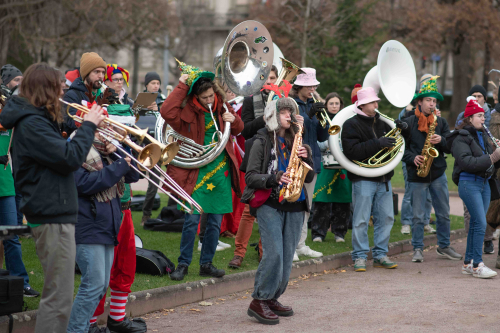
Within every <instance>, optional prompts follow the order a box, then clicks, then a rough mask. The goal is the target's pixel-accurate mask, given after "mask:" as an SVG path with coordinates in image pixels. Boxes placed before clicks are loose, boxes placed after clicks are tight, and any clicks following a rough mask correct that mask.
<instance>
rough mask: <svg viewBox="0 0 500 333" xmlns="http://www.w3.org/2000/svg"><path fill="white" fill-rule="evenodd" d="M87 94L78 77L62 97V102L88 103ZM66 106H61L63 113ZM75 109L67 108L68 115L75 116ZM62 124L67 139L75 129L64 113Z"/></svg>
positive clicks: (72, 122)
mask: <svg viewBox="0 0 500 333" xmlns="http://www.w3.org/2000/svg"><path fill="white" fill-rule="evenodd" d="M86 92H87V87H86V86H85V83H84V82H83V80H82V78H81V77H79V78H77V79H76V80H75V81H73V83H72V84H71V86H70V87H69V89H68V92H66V94H65V95H64V97H63V100H65V101H66V102H68V103H76V104H79V105H80V104H82V101H87V102H88V101H89V98H88V97H87V95H85V93H86ZM66 107H67V106H66V104H63V108H64V111H66ZM76 111H77V110H76V109H75V108H69V113H71V114H72V115H75V114H76ZM64 117H65V118H64V124H63V131H65V132H66V133H68V137H69V136H70V135H71V133H72V132H73V131H75V130H76V129H77V127H76V125H75V122H74V120H73V119H71V118H70V117H69V116H67V114H66V112H64Z"/></svg>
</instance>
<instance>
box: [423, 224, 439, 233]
mask: <svg viewBox="0 0 500 333" xmlns="http://www.w3.org/2000/svg"><path fill="white" fill-rule="evenodd" d="M424 232H427V233H429V234H435V233H436V229H434V228H433V227H431V225H430V224H427V225H426V226H424Z"/></svg>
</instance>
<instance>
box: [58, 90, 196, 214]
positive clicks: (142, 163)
mask: <svg viewBox="0 0 500 333" xmlns="http://www.w3.org/2000/svg"><path fill="white" fill-rule="evenodd" d="M60 101H61V102H63V103H65V104H67V105H68V107H67V109H66V112H67V114H68V116H69V117H71V118H72V119H73V120H74V121H76V122H79V123H83V121H84V119H83V118H82V117H79V116H76V115H75V116H73V115H72V114H70V113H69V107H73V108H75V109H77V110H80V111H82V112H84V113H88V112H89V109H88V108H87V107H85V106H83V105H79V104H76V103H67V102H66V101H63V100H62V99H60ZM104 122H105V123H106V124H108V125H111V126H110V127H108V128H98V129H97V131H98V132H99V133H100V134H101V136H102V137H103V138H104V139H105V140H106V141H108V142H110V143H112V144H113V145H115V146H116V148H117V149H118V150H120V151H121V152H122V153H123V154H125V155H126V156H128V157H130V158H131V159H132V160H133V161H135V162H136V163H137V165H138V166H139V168H136V167H135V166H134V165H130V167H131V168H132V169H134V170H135V171H137V172H138V173H139V174H140V175H142V176H143V177H144V178H145V179H146V180H147V181H149V182H150V183H151V184H153V185H154V186H156V187H157V188H158V189H159V190H160V191H161V192H163V193H165V194H166V195H168V196H169V197H170V198H171V199H173V200H174V201H175V202H177V203H178V204H179V205H180V206H181V207H182V208H183V209H184V210H186V212H188V213H189V214H192V213H193V212H194V209H196V210H197V211H198V212H199V213H200V214H201V213H203V209H202V208H201V206H200V205H199V204H198V203H197V202H196V201H194V199H193V198H191V196H190V195H189V194H187V193H186V191H184V189H183V188H182V187H180V186H179V185H178V184H177V183H176V182H175V181H174V180H173V179H172V178H171V177H170V176H169V175H168V174H167V173H166V172H164V171H163V170H162V169H161V168H160V167H159V166H158V165H157V163H158V161H159V160H160V158H161V155H162V149H161V147H160V146H159V145H157V144H156V143H150V144H149V145H147V146H146V147H144V148H142V147H140V146H138V145H137V144H135V143H133V142H132V141H131V140H130V139H129V138H128V137H127V135H128V133H130V134H132V135H135V134H133V133H138V130H137V129H134V128H132V127H129V126H126V125H123V124H121V123H119V122H116V121H114V120H112V119H109V118H106V119H105V120H104ZM115 124H116V125H117V126H116V127H114V125H115ZM113 128H114V129H113ZM116 129H118V131H117V130H116ZM122 131H124V132H122ZM125 132H126V133H127V134H126V135H123V134H125ZM138 134H139V133H138ZM146 134H147V133H146ZM140 135H142V130H141V131H140ZM113 139H114V140H117V141H119V142H123V143H125V144H126V145H128V146H129V147H130V148H132V149H134V150H135V151H137V152H138V153H139V154H140V157H139V159H136V158H135V157H134V156H132V155H131V154H129V153H128V152H127V151H126V150H124V149H123V148H122V147H120V145H118V144H116V143H115V142H114V141H113ZM143 154H144V155H145V156H142V155H143ZM115 155H117V156H118V157H121V156H120V155H118V154H116V153H115ZM146 155H147V156H146ZM152 168H156V169H157V170H159V171H160V172H161V174H162V176H163V177H165V180H163V179H161V178H158V179H159V181H160V182H161V183H163V184H164V185H165V186H167V187H168V188H169V189H170V190H171V191H172V192H174V193H175V194H176V195H177V196H179V197H180V198H181V199H182V200H184V201H185V202H186V203H187V204H188V205H189V206H190V207H188V206H186V205H185V203H184V202H182V201H181V200H179V199H177V198H176V197H175V196H174V195H172V194H171V193H170V192H168V191H166V190H165V189H164V188H163V187H162V186H160V185H158V184H156V183H155V182H154V181H153V180H152V179H151V178H149V177H148V176H147V175H146V174H145V173H144V172H143V171H145V170H147V169H152ZM167 181H168V182H167ZM169 182H170V183H169ZM193 206H194V209H193Z"/></svg>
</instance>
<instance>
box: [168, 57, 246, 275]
mask: <svg viewBox="0 0 500 333" xmlns="http://www.w3.org/2000/svg"><path fill="white" fill-rule="evenodd" d="M180 66H181V70H182V73H183V74H182V75H181V77H180V79H179V84H178V85H177V87H175V89H174V90H173V91H172V93H171V94H170V95H169V96H168V98H167V100H166V101H165V103H163V105H162V107H161V109H160V112H161V116H162V117H163V119H165V122H166V123H168V124H169V125H170V127H171V128H172V129H173V130H174V131H176V132H177V133H179V134H180V135H183V136H185V137H187V138H189V139H192V140H194V141H195V142H196V143H197V144H200V145H208V144H210V143H211V142H212V139H213V138H215V140H216V141H218V140H221V137H217V135H215V136H214V134H215V133H216V130H217V129H220V131H221V132H224V127H225V126H226V123H230V126H231V131H230V133H231V135H238V134H239V133H240V132H241V131H242V130H243V122H242V121H241V119H240V117H238V116H237V115H236V114H235V113H234V110H233V108H232V107H231V106H230V105H229V104H227V103H226V102H225V100H224V97H225V96H224V95H225V94H224V91H223V90H222V89H221V88H220V87H219V85H218V84H217V83H216V82H215V81H214V77H215V75H214V74H213V73H211V72H206V71H201V70H200V69H199V68H196V67H192V66H187V65H186V64H184V63H180ZM237 165H238V163H237V160H236V157H235V154H234V150H233V144H232V142H230V141H228V142H227V143H226V145H225V149H224V150H223V152H222V153H221V154H220V155H219V156H217V157H216V158H215V159H214V160H213V161H212V162H210V163H208V164H207V165H205V166H203V167H201V168H199V169H196V168H195V169H183V168H179V167H176V166H173V165H169V166H168V168H167V173H168V174H169V175H170V176H171V177H172V178H173V179H174V181H175V182H176V183H177V184H179V185H180V186H181V187H182V188H183V189H184V190H185V191H186V192H187V193H188V194H190V195H191V196H192V197H193V199H194V200H195V201H196V202H198V203H199V204H200V205H201V207H202V208H203V211H204V212H205V213H207V214H208V216H207V227H206V231H205V236H204V239H203V245H202V248H201V255H200V275H202V276H213V277H222V276H224V274H225V271H224V270H222V269H217V268H216V267H215V266H213V265H212V259H213V257H214V255H215V250H216V248H217V244H218V241H219V233H220V226H221V222H222V216H223V214H226V213H231V212H232V211H233V205H232V194H231V187H232V186H233V189H234V192H235V193H236V195H237V196H238V197H241V189H240V187H239V175H238V169H237V167H236V166H237ZM199 220H200V215H199V213H198V212H195V213H193V214H188V213H186V215H185V222H184V226H183V229H182V238H181V254H180V256H179V258H178V261H179V264H178V266H177V268H176V269H175V271H174V272H173V273H172V274H171V275H170V278H171V279H172V280H182V279H184V276H185V275H186V274H187V273H188V266H189V265H190V264H191V260H192V257H193V245H194V240H195V237H196V231H197V229H198V222H199Z"/></svg>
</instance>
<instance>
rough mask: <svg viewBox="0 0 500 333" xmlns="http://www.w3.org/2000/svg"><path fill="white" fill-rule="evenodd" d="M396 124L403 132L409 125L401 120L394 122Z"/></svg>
mask: <svg viewBox="0 0 500 333" xmlns="http://www.w3.org/2000/svg"><path fill="white" fill-rule="evenodd" d="M394 123H395V124H396V127H397V128H400V129H403V130H404V129H407V128H408V124H407V123H405V122H404V121H401V120H399V119H396V120H394Z"/></svg>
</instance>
